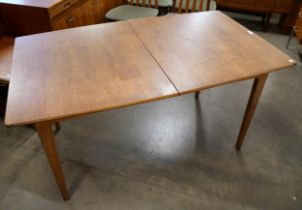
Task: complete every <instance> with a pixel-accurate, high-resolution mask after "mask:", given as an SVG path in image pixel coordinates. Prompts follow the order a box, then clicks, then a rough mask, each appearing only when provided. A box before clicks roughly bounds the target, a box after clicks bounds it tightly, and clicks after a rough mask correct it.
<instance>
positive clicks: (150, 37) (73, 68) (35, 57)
mask: <svg viewBox="0 0 302 210" xmlns="http://www.w3.org/2000/svg"><path fill="white" fill-rule="evenodd" d="M295 64H296V61H294V60H293V59H292V58H291V57H289V56H287V55H286V54H284V53H283V52H281V51H280V50H278V49H277V48H275V47H274V46H272V45H271V44H269V43H268V42H266V41H264V40H263V39H261V38H260V37H258V36H257V35H255V34H254V33H253V32H251V31H249V30H248V29H246V28H245V27H243V26H241V25H240V24H238V23H237V22H235V21H234V20H232V19H231V18H229V17H227V16H225V15H224V14H223V13H221V12H217V11H211V12H201V13H191V14H181V15H171V16H164V17H155V18H147V19H139V20H130V21H125V22H116V23H107V24H100V25H93V26H86V27H81V28H75V29H68V30H62V31H56V32H49V33H44V34H38V35H32V36H27V37H20V38H17V39H16V43H15V48H14V57H13V66H12V72H11V80H10V84H9V94H8V102H7V110H6V116H5V124H6V125H8V126H10V125H28V124H34V125H35V127H36V130H37V132H38V134H39V137H40V140H41V142H42V145H43V148H44V151H45V153H46V156H47V158H48V161H49V164H50V166H51V169H52V171H53V174H54V177H55V179H56V182H57V184H58V186H59V189H60V191H61V194H62V196H63V198H64V200H68V199H70V195H69V192H68V190H67V187H66V184H65V179H64V174H63V170H62V168H61V164H60V161H59V158H58V154H57V150H56V146H55V142H54V131H53V129H52V126H53V125H54V124H58V123H59V122H61V121H64V120H68V119H72V118H75V117H80V116H83V115H87V114H91V113H95V112H100V111H106V110H110V109H116V108H121V107H126V106H130V105H135V104H140V103H146V102H151V101H155V100H161V99H164V98H169V97H175V96H179V95H183V94H189V93H198V92H199V91H202V90H205V89H208V88H212V87H216V86H221V85H224V84H228V83H233V82H236V81H241V80H247V79H254V84H253V87H252V91H251V94H250V99H249V102H248V105H247V108H246V112H245V116H244V119H243V122H242V126H241V129H240V131H239V136H238V139H237V143H236V149H238V150H239V149H240V147H241V145H242V142H243V140H244V137H245V135H246V133H247V130H248V127H249V124H250V121H251V119H252V116H253V113H254V111H255V109H256V106H257V103H258V100H259V98H260V95H261V92H262V89H263V87H264V85H265V81H266V79H267V76H268V74H269V73H271V72H273V71H277V70H280V69H283V68H286V67H290V66H293V65H295Z"/></svg>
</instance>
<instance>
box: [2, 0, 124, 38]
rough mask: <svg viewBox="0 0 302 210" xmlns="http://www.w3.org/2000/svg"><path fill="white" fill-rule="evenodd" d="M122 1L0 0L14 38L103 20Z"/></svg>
mask: <svg viewBox="0 0 302 210" xmlns="http://www.w3.org/2000/svg"><path fill="white" fill-rule="evenodd" d="M122 3H124V0H38V1H37V0H27V1H24V0H0V14H1V18H2V21H3V25H4V29H5V32H6V34H7V35H9V36H12V37H16V36H23V35H30V34H36V33H42V32H48V31H52V30H60V29H66V28H72V27H78V26H84V25H90V24H96V23H102V22H106V19H105V14H106V12H107V11H109V10H110V9H112V8H114V7H116V6H118V5H121V4H122Z"/></svg>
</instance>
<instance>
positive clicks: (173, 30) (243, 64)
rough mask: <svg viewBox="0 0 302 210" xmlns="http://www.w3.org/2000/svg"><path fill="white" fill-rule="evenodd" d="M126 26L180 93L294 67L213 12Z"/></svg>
mask: <svg viewBox="0 0 302 210" xmlns="http://www.w3.org/2000/svg"><path fill="white" fill-rule="evenodd" d="M129 23H130V24H131V26H132V28H133V29H134V30H135V31H136V33H137V34H138V36H139V37H140V39H141V40H142V41H143V42H144V44H145V45H146V47H147V48H148V49H149V50H150V52H151V53H152V55H153V56H154V58H155V59H156V60H157V62H158V63H159V64H160V66H161V67H162V68H163V69H164V71H165V72H166V74H167V75H168V77H169V78H170V80H171V81H172V82H173V84H174V85H175V87H176V88H177V89H178V91H179V92H180V93H181V94H185V93H191V92H194V91H198V90H203V89H207V88H210V87H215V86H218V85H223V84H226V83H230V82H234V81H239V80H244V79H249V78H255V77H256V76H258V75H262V74H267V73H269V72H272V71H276V70H280V69H282V68H286V67H289V66H292V65H295V61H293V60H292V58H290V57H289V56H288V55H286V54H285V53H283V52H281V51H280V50H279V49H277V48H276V47H274V46H272V45H271V44H269V43H268V42H266V41H265V40H263V39H262V38H260V37H258V36H257V35H255V34H254V33H253V32H251V31H249V30H248V29H246V28H245V27H243V26H241V25H240V24H239V23H237V22H235V21H234V20H232V19H231V18H229V17H227V16H226V15H224V14H223V13H221V12H218V11H211V12H199V13H192V14H183V15H173V16H165V17H157V18H148V19H141V20H135V21H129Z"/></svg>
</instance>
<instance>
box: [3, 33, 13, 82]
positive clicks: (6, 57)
mask: <svg viewBox="0 0 302 210" xmlns="http://www.w3.org/2000/svg"><path fill="white" fill-rule="evenodd" d="M13 46H14V39H12V38H0V58H1V59H0V83H8V82H9V79H10V72H11V67H12V59H13Z"/></svg>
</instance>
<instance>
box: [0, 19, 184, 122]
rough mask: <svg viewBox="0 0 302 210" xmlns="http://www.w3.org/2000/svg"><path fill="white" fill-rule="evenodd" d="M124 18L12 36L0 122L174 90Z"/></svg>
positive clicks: (76, 111)
mask: <svg viewBox="0 0 302 210" xmlns="http://www.w3.org/2000/svg"><path fill="white" fill-rule="evenodd" d="M177 94H178V93H177V91H176V90H175V88H174V87H173V85H172V84H171V83H170V81H169V80H168V78H167V77H166V75H165V74H164V73H163V71H162V70H161V69H160V67H159V66H158V64H157V63H156V61H155V60H154V59H153V58H152V56H151V55H150V54H149V52H148V50H147V49H145V47H144V45H143V43H142V42H141V41H140V40H139V39H138V38H137V36H136V35H135V33H134V32H133V30H132V29H131V27H130V26H129V24H128V23H126V22H119V23H109V24H102V25H94V26H87V27H82V28H76V29H69V30H62V31H57V32H50V33H45V34H40V35H32V36H27V37H23V38H17V39H16V43H15V53H14V63H13V67H12V76H11V82H10V87H9V94H8V105H7V111H6V118H5V123H6V125H12V124H29V123H36V122H41V121H47V120H53V119H62V118H66V117H73V116H77V115H82V114H88V113H93V112H97V111H102V110H108V109H113V108H119V107H123V106H129V105H132V104H138V103H143V102H148V101H153V100H157V99H161V98H166V97H171V96H175V95H177Z"/></svg>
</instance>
